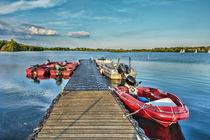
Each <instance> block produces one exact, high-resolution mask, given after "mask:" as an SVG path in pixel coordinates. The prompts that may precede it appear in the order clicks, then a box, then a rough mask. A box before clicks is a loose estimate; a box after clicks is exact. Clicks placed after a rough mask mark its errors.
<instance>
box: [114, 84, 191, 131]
mask: <svg viewBox="0 0 210 140" xmlns="http://www.w3.org/2000/svg"><path fill="white" fill-rule="evenodd" d="M114 92H115V93H116V94H117V96H118V97H119V98H120V99H121V100H122V101H123V102H124V104H125V106H126V107H127V108H128V110H129V111H130V112H135V111H137V112H136V113H135V114H137V115H138V116H140V117H144V118H147V119H150V120H153V121H156V122H157V123H159V124H161V125H162V126H165V127H167V126H170V125H171V124H173V123H176V122H177V121H178V120H183V119H185V118H187V117H189V110H188V108H187V107H186V106H185V105H183V104H182V103H180V100H179V99H178V98H177V97H176V96H175V95H173V94H169V95H168V94H167V95H165V94H164V95H162V94H160V95H159V96H162V97H163V96H169V97H170V98H172V99H173V100H177V102H179V103H180V105H179V106H177V107H170V106H159V107H155V106H151V105H148V104H146V103H143V102H141V101H139V100H137V99H136V98H134V97H133V96H131V95H129V94H128V93H126V92H125V91H122V90H121V89H120V88H119V87H118V88H115V90H114ZM164 98H166V97H164ZM177 104H178V103H177Z"/></svg>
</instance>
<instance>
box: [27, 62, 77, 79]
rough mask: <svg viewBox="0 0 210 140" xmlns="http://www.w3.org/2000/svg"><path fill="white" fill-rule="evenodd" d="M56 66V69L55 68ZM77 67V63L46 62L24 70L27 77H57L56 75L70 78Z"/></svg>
mask: <svg viewBox="0 0 210 140" xmlns="http://www.w3.org/2000/svg"><path fill="white" fill-rule="evenodd" d="M56 66H58V68H56ZM77 66H78V63H76V62H67V61H65V62H50V61H49V60H47V63H46V64H43V65H34V66H32V67H30V68H27V69H26V73H27V75H31V76H46V75H51V76H57V75H63V76H66V77H68V76H70V75H71V73H72V71H74V70H75V69H76V67H77Z"/></svg>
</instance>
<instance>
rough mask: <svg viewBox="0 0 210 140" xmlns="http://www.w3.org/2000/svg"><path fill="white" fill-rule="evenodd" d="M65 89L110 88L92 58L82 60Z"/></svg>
mask: <svg viewBox="0 0 210 140" xmlns="http://www.w3.org/2000/svg"><path fill="white" fill-rule="evenodd" d="M64 90H65V91H87V90H92V91H97V90H108V87H107V84H106V82H105V80H104V77H103V76H102V75H101V74H100V73H99V71H98V70H97V67H96V64H95V63H94V62H93V61H90V60H81V61H80V65H79V66H78V68H77V70H76V71H75V72H74V74H73V75H72V77H71V79H70V80H69V82H68V83H67V85H66V86H65V88H64Z"/></svg>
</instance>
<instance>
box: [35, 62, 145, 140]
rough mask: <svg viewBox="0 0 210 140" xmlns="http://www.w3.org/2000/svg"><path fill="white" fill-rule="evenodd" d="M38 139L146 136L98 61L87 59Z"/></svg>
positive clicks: (122, 138) (141, 137) (75, 74)
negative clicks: (126, 112)
mask: <svg viewBox="0 0 210 140" xmlns="http://www.w3.org/2000/svg"><path fill="white" fill-rule="evenodd" d="M62 95H63V96H61V97H60V98H59V100H58V102H57V103H56V104H55V105H54V106H53V109H52V111H51V113H50V116H49V117H48V119H47V120H46V122H45V123H44V124H43V127H42V129H41V131H40V132H39V133H38V135H37V137H36V140H69V139H76V140H77V139H85V140H86V139H89V140H94V139H97V140H98V139H113V140H124V139H137V138H139V139H146V137H144V136H141V135H139V133H138V132H137V131H136V128H135V127H134V125H133V124H132V123H131V121H130V120H129V119H128V118H127V119H124V118H123V114H124V112H123V109H122V107H121V106H120V105H119V102H118V101H117V99H116V97H115V96H114V95H113V94H111V92H110V91H109V90H108V88H107V85H106V82H105V80H104V78H103V76H101V75H100V73H99V72H98V71H97V68H96V66H95V64H94V62H91V61H86V60H83V61H81V63H80V65H79V67H78V69H77V70H76V71H75V73H74V74H73V75H72V78H71V79H70V80H69V82H68V83H67V85H66V87H65V88H64V92H63V93H62Z"/></svg>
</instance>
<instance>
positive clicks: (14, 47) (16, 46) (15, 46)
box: [0, 39, 210, 52]
mask: <svg viewBox="0 0 210 140" xmlns="http://www.w3.org/2000/svg"><path fill="white" fill-rule="evenodd" d="M182 49H184V50H185V52H195V50H196V49H197V52H208V50H209V49H210V46H200V47H171V48H153V49H131V50H127V49H101V48H97V49H91V48H72V49H71V48H62V47H55V48H45V47H39V46H29V45H24V44H20V43H17V42H16V41H14V40H13V39H11V41H6V40H0V51H9V52H14V51H46V50H49V51H103V52H180V50H182Z"/></svg>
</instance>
